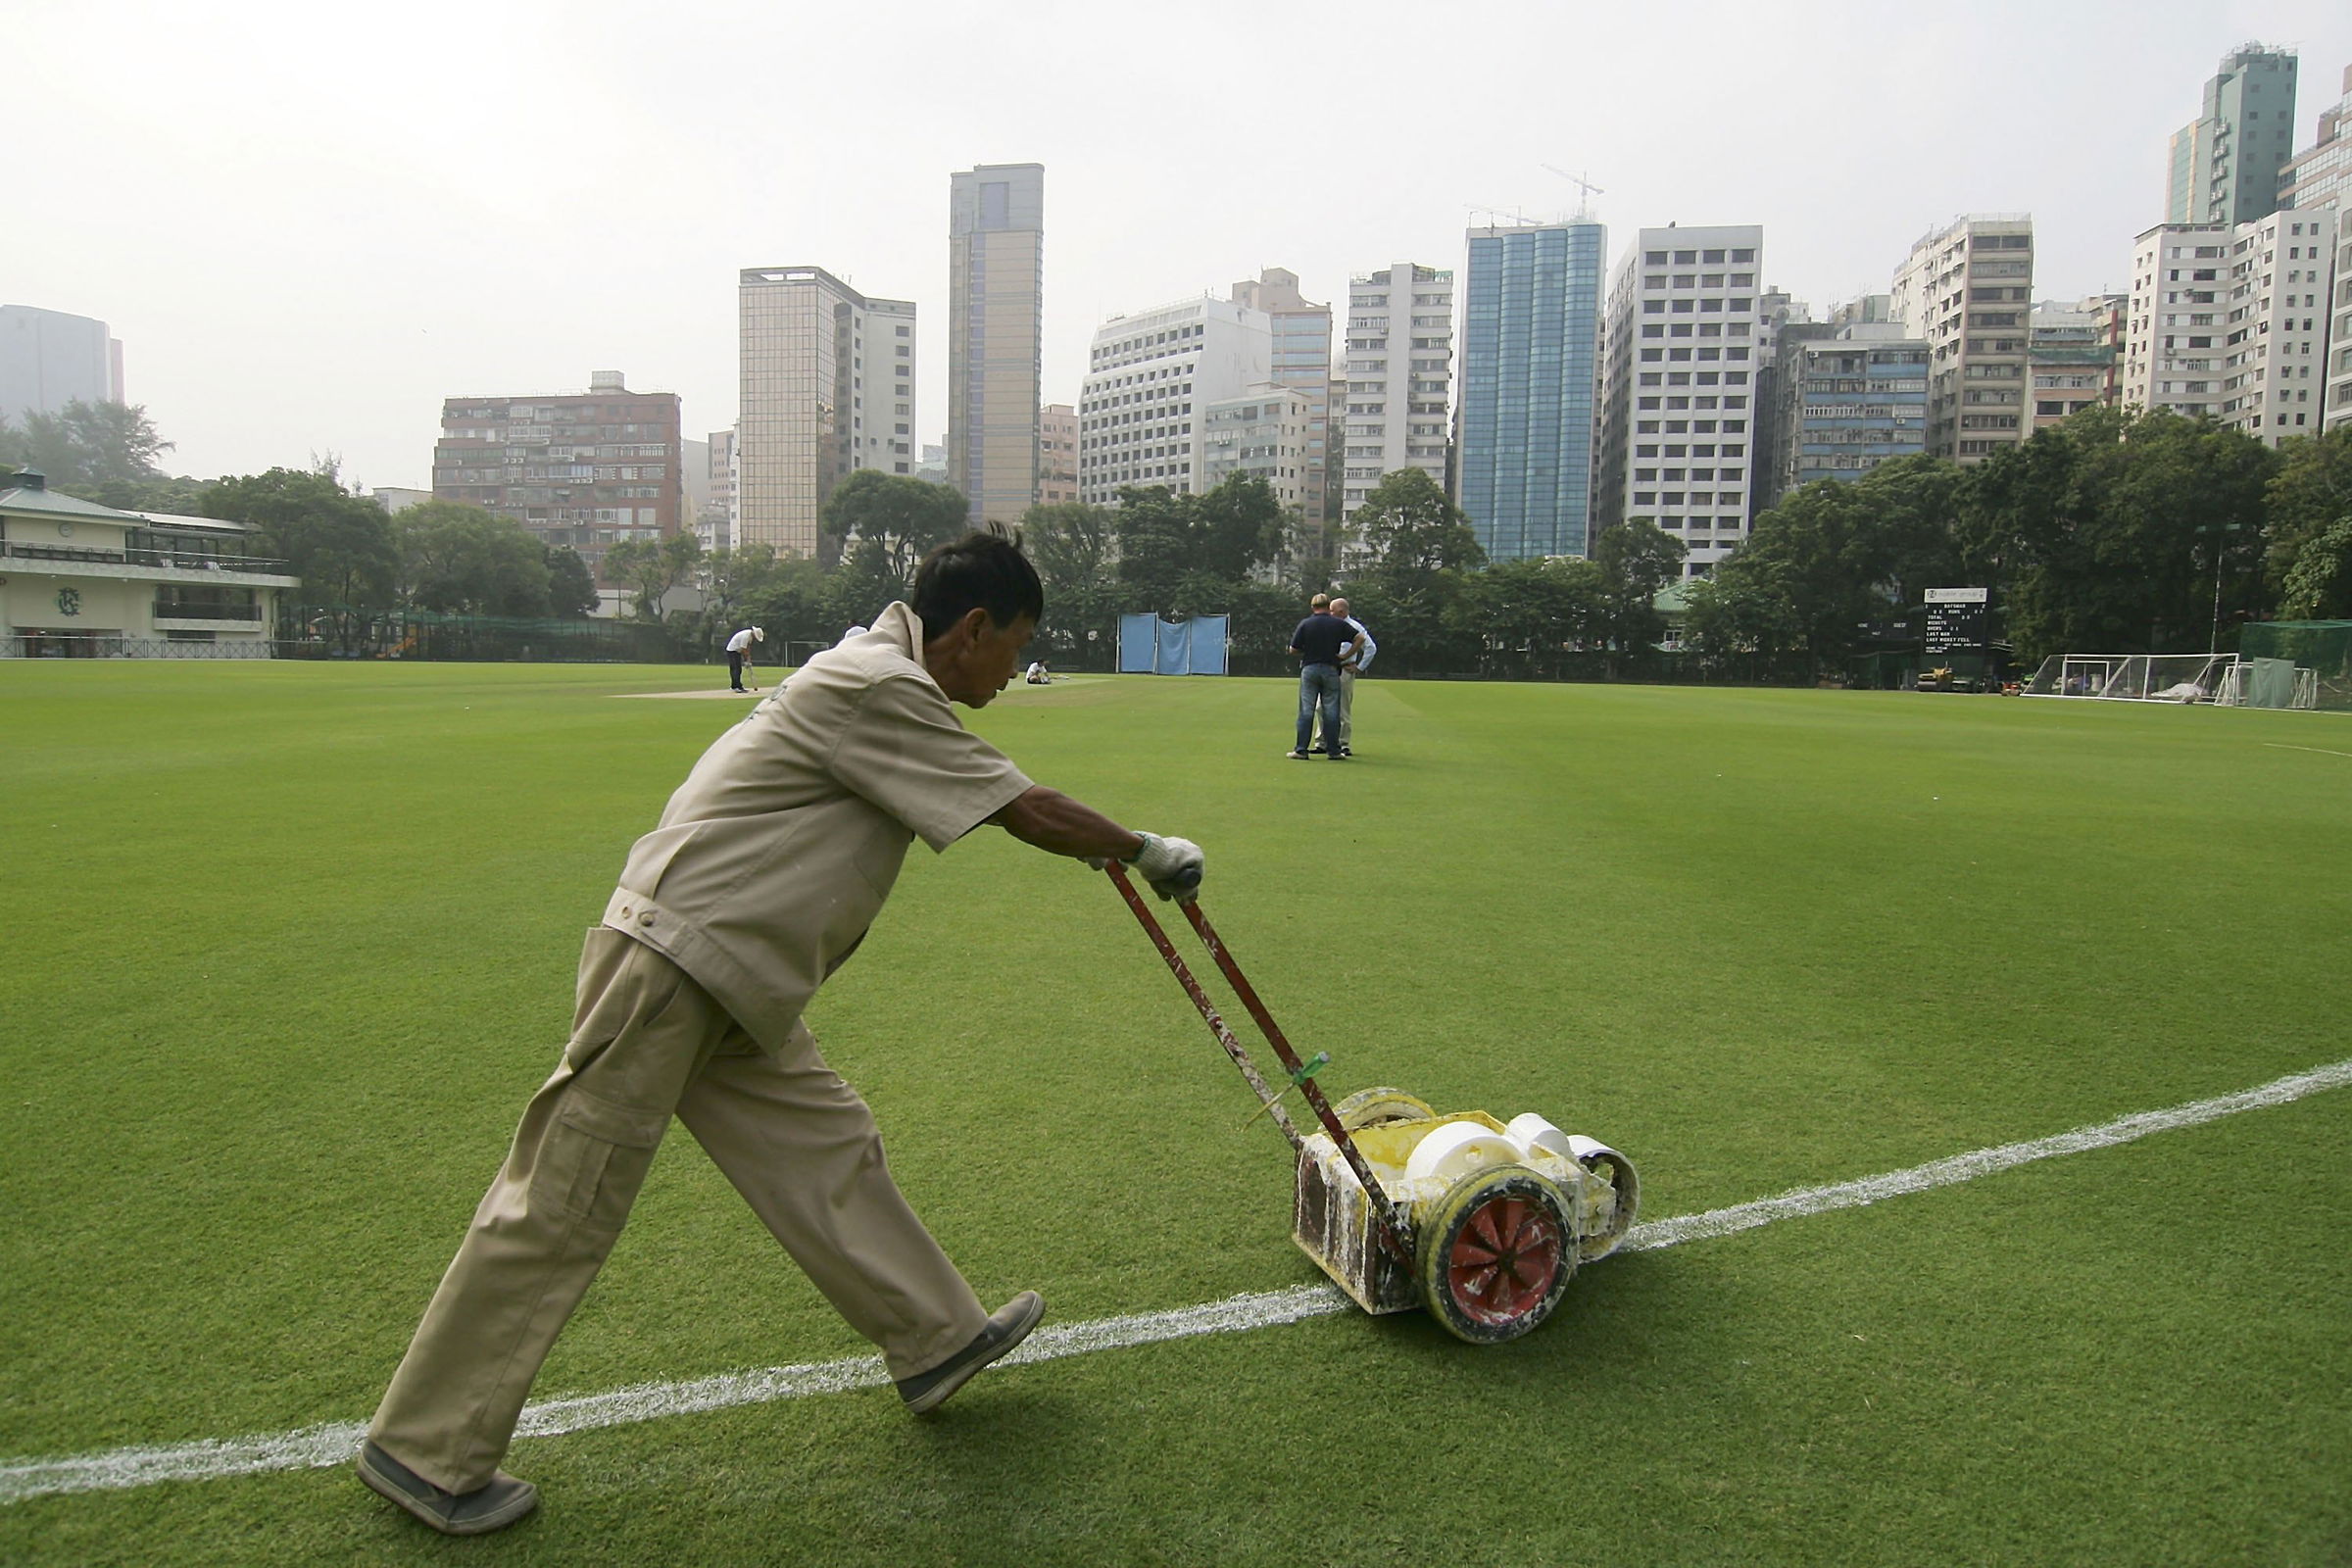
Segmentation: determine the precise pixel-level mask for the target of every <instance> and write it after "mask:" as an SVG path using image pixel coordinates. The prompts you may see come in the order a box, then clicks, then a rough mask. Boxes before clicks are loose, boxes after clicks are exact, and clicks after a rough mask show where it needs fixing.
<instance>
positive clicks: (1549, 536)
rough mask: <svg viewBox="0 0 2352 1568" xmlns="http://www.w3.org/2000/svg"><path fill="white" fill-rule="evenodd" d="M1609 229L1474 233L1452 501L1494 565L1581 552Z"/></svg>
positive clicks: (1584, 225)
mask: <svg viewBox="0 0 2352 1568" xmlns="http://www.w3.org/2000/svg"><path fill="white" fill-rule="evenodd" d="M1607 249H1608V230H1607V229H1606V228H1605V227H1604V226H1603V225H1601V224H1599V223H1596V222H1593V221H1590V220H1571V221H1567V222H1563V223H1542V224H1529V225H1526V226H1523V227H1514V228H1474V229H1472V230H1470V284H1469V294H1468V296H1467V303H1466V304H1465V306H1464V314H1463V323H1462V401H1461V443H1460V451H1459V453H1458V454H1457V467H1456V472H1457V474H1458V475H1459V481H1458V484H1457V487H1456V499H1457V501H1458V504H1459V505H1460V507H1461V509H1462V511H1463V512H1464V513H1466V514H1468V515H1469V518H1470V525H1471V527H1472V528H1474V529H1476V530H1477V533H1478V542H1479V543H1480V544H1481V545H1482V546H1484V547H1485V548H1486V552H1487V557H1488V559H1489V560H1491V561H1520V560H1525V559H1527V558H1529V557H1535V556H1581V555H1584V554H1585V553H1586V541H1587V539H1588V537H1589V531H1590V526H1591V522H1592V516H1593V383H1594V378H1595V375H1596V372H1597V370H1598V350H1599V342H1600V294H1601V267H1602V263H1603V261H1604V260H1605V259H1606V252H1607Z"/></svg>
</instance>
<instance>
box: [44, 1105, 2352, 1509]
mask: <svg viewBox="0 0 2352 1568" xmlns="http://www.w3.org/2000/svg"><path fill="white" fill-rule="evenodd" d="M2347 1084H2352V1058H2347V1059H2345V1060H2343V1061H2337V1062H2330V1063H2328V1064H2327V1066H2324V1067H2315V1068H2313V1069H2312V1070H2311V1071H2309V1072H2302V1073H2293V1074H2290V1075H2288V1076H2287V1077H2284V1078H2277V1079H2273V1080H2272V1081H2271V1082H2269V1083H2267V1084H2263V1085H2260V1086H2259V1087H2257V1088H2253V1089H2247V1090H2242V1091H2240V1092H2239V1093H2237V1094H2233V1095H2221V1096H2217V1097H2215V1098H2213V1099H2211V1100H2198V1101H2191V1102H2190V1103H2186V1104H2181V1105H2172V1106H2168V1107H2166V1108H2164V1109H2162V1110H2143V1111H2138V1112H2135V1113H2133V1114H2131V1115H2129V1116H2123V1117H2119V1118H2117V1119H2116V1120H2114V1121H2110V1122H2101V1123H2099V1124H2098V1125H2097V1126H2095V1127H2078V1128H2076V1129H2074V1130H2073V1131H2071V1132H2064V1133H2057V1134H2054V1135H2052V1136H2050V1137H2047V1138H2034V1139H2029V1140H2026V1141H2024V1142H2022V1143H2014V1144H2002V1145H1999V1146H1997V1147H1995V1148H1991V1149H1979V1150H1974V1151H1971V1152H1968V1153H1965V1154H1954V1155H1951V1156H1950V1157H1948V1158H1945V1159H1937V1160H1931V1161H1929V1162H1928V1163H1927V1164H1925V1165H1914V1166H1911V1167H1910V1168H1909V1169H1907V1170H1895V1171H1887V1172H1885V1173H1884V1174H1882V1175H1878V1176H1866V1177H1863V1178H1862V1179H1861V1180H1859V1181H1851V1182H1838V1183H1834V1184H1832V1185H1830V1186H1827V1187H1808V1188H1801V1189H1799V1190H1797V1191H1795V1192H1791V1193H1783V1194H1781V1195H1780V1196H1779V1197H1777V1198H1766V1199H1759V1200H1757V1201H1754V1202H1752V1203H1737V1204H1734V1205H1732V1206H1731V1207H1729V1208H1715V1209H1708V1210H1707V1211H1705V1212H1704V1213H1699V1214H1684V1215H1679V1216H1677V1217H1676V1218H1673V1219H1665V1220H1655V1221H1652V1222H1650V1223H1648V1224H1645V1225H1637V1226H1635V1227H1634V1229H1633V1230H1632V1231H1631V1232H1630V1233H1628V1234H1627V1236H1626V1239H1625V1243H1624V1246H1625V1250H1628V1251H1649V1250H1656V1249H1658V1248H1664V1247H1677V1246H1680V1245H1682V1244H1683V1243H1685V1242H1697V1241H1707V1240H1710V1239H1712V1238H1715V1237H1718V1236H1730V1235H1734V1234H1736V1233H1738V1232H1740V1231H1745V1230H1754V1229H1755V1228H1757V1227H1758V1226H1761V1225H1769V1224H1771V1223H1773V1222H1774V1221H1775V1220H1783V1219H1801V1218H1804V1217H1805V1216H1807V1215H1810V1214H1826V1213H1829V1212H1832V1211H1833V1210H1837V1209H1841V1208H1860V1207H1863V1206H1864V1205H1866V1204H1870V1203H1876V1202H1880V1201H1884V1200H1886V1199H1889V1198H1900V1197H1903V1196H1904V1195H1906V1194H1910V1193H1924V1192H1928V1191H1931V1190H1933V1189H1935V1188H1937V1187H1949V1186H1952V1185H1954V1184H1956V1183H1959V1182H1968V1181H1974V1180H1976V1179H1977V1178H1978V1177H1980V1176H1990V1175H1994V1174H1996V1173H1998V1172H2000V1171H2004V1170H2010V1169H2013V1168H2014V1167H2016V1166H2019V1165H2025V1164H2030V1163H2032V1162H2033V1161H2034V1160H2040V1159H2051V1158H2055V1157H2056V1156H2057V1155H2060V1154H2075V1153H2082V1152H2084V1151H2086V1150H2093V1149H2111V1148H2113V1147H2115V1146H2116V1145H2118V1144H2128V1143H2131V1142H2133V1141H2134V1140H2136V1139H2141V1138H2145V1137H2147V1136H2148V1135H2149V1134H2151V1133H2161V1132H2172V1131H2176V1130H2178V1129H2180V1128H2182V1127H2195V1126H2198V1125H2200V1124H2202V1123H2205V1122H2209V1121H2217V1120H2219V1119H2220V1118H2222V1117H2224V1116H2234V1115H2236V1114H2237V1113H2238V1112H2240V1111H2246V1110H2260V1109H2263V1108H2264V1107H2266V1106H2271V1105H2283V1104H2286V1103H2289V1102H2292V1101H2297V1100H2301V1099H2303V1098H2304V1097H2305V1096H2307V1095H2315V1094H2319V1093H2321V1092H2322V1091H2324V1090H2328V1089H2340V1088H2342V1087H2344V1086H2345V1085H2347ZM1347 1308H1348V1299H1347V1298H1346V1297H1344V1296H1342V1295H1341V1294H1340V1293H1339V1292H1338V1291H1337V1290H1336V1289H1334V1288H1333V1287H1331V1286H1328V1285H1308V1286H1301V1287H1299V1288H1297V1289H1293V1290H1288V1291H1268V1292H1261V1293H1253V1294H1249V1295H1243V1296H1235V1297H1229V1298H1227V1299H1224V1300H1222V1301H1210V1302H1207V1303H1204V1304H1202V1305H1200V1306H1187V1307H1178V1308H1175V1309H1174V1310H1171V1311H1163V1312H1136V1313H1130V1314H1126V1315H1123V1316H1119V1317H1107V1318H1097V1319H1094V1320H1093V1321H1091V1322H1086V1323H1074V1324H1070V1325H1068V1326H1066V1327H1061V1328H1053V1329H1041V1330H1039V1331H1038V1332H1037V1333H1035V1334H1033V1335H1031V1336H1030V1337H1029V1340H1028V1341H1027V1343H1025V1344H1024V1345H1022V1346H1021V1347H1020V1348H1018V1349H1016V1350H1014V1351H1013V1352H1012V1353H1011V1354H1009V1355H1007V1356H1005V1359H1004V1362H1003V1363H1002V1364H1004V1365H1006V1366H1013V1365H1019V1364H1022V1363H1026V1362H1036V1361H1052V1360H1058V1359H1059V1358H1061V1357H1063V1356H1069V1355H1085V1354H1088V1353H1090V1352H1092V1351H1096V1350H1111V1349H1122V1348H1129V1347H1132V1346H1138V1345H1156V1344H1161V1343H1164V1342H1166V1341H1169V1340H1181V1339H1190V1338H1192V1337H1194V1336H1196V1335H1202V1334H1231V1333H1236V1332H1240V1331H1244V1330H1249V1329H1261V1328H1274V1327H1278V1326H1280V1325H1282V1324H1285V1323H1297V1322H1299V1321H1302V1320H1304V1319H1306V1318H1310V1317H1323V1316H1328V1315H1330V1314H1332V1313H1336V1312H1343V1311H1346V1310H1347ZM888 1381H889V1374H888V1373H887V1372H885V1371H884V1370H883V1366H882V1359H881V1357H879V1356H872V1355H865V1356H852V1357H849V1358H846V1359H843V1360H838V1361H821V1362H812V1363H808V1364H804V1365H800V1366H780V1367H766V1368H763V1369H761V1370H760V1371H757V1372H736V1373H726V1374H723V1375H721V1376H718V1377H713V1378H698V1379H696V1380H694V1381H692V1382H689V1383H645V1384H638V1385H636V1386H634V1387H631V1388H625V1389H615V1390H613V1392H611V1393H609V1394H591V1395H582V1396H579V1397H573V1398H565V1399H549V1400H544V1401H542V1402H540V1403H538V1404H534V1405H531V1406H530V1407H529V1408H527V1409H526V1410H524V1411H523V1413H522V1421H521V1424H520V1425H519V1426H518V1427H517V1428H516V1430H515V1435H516V1436H517V1437H522V1438H555V1437H562V1436H564V1434H566V1433H572V1432H586V1431H592V1430H595V1429H597V1428H600V1427H613V1426H626V1425H631V1424H634V1423H636V1422H640V1421H653V1420H658V1419H660V1418H662V1417H663V1416H671V1415H685V1414H690V1413H692V1412H694V1411H697V1410H716V1409H724V1408H727V1407H729V1406H733V1405H740V1404H761V1403H766V1402H769V1401H772V1400H776V1399H798V1398H806V1397H809V1396H810V1395H817V1394H842V1393H846V1392H848V1391H849V1390H852V1389H861V1388H872V1387H875V1386H877V1385H880V1384H882V1383H886V1382H888ZM367 1430H368V1429H367V1426H366V1424H365V1423H362V1422H357V1421H339V1422H329V1423H327V1424H324V1425H321V1426H314V1427H303V1428H300V1429H298V1430H296V1431H292V1432H280V1433H273V1434H270V1435H267V1436H260V1437H245V1438H229V1439H206V1440H203V1441H201V1442H197V1443H181V1444H172V1445H165V1446H140V1447H128V1448H114V1449H110V1450H108V1451H106V1452H104V1453H91V1454H80V1455H75V1456H73V1457H70V1458H63V1459H25V1460H17V1461H13V1462H10V1463H8V1464H5V1465H0V1504H6V1503H13V1502H22V1501H25V1499H27V1498H31V1497H41V1496H49V1495H56V1494H60V1493H75V1492H113V1491H120V1490H123V1489H124V1488H130V1487H144V1486H152V1485H154V1484H155V1483H157V1482H162V1481H211V1480H219V1479H221V1478H224V1477H228V1476H245V1475H258V1474H261V1473H263V1472H266V1471H270V1470H300V1469H306V1468H310V1469H315V1468H322V1467H324V1466H328V1465H335V1464H341V1463H343V1462H345V1461H346V1460H348V1459H349V1458H350V1457H351V1456H352V1454H353V1453H354V1451H356V1450H357V1449H358V1447H359V1445H360V1440H361V1439H362V1438H363V1437H365V1436H366V1435H367Z"/></svg>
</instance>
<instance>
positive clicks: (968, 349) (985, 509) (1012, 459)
mask: <svg viewBox="0 0 2352 1568" xmlns="http://www.w3.org/2000/svg"><path fill="white" fill-rule="evenodd" d="M1045 253H1046V170H1045V166H1044V165H1043V164H982V165H980V166H978V167H977V168H974V169H969V170H966V171H964V172H960V173H957V174H954V175H951V176H950V178H949V183H948V482H949V483H951V484H953V485H954V486H956V489H958V490H961V491H962V492H963V493H964V495H965V496H966V497H968V498H969V499H970V501H971V509H972V510H971V517H972V521H973V522H975V523H981V522H989V521H997V522H1007V523H1010V522H1018V521H1019V520H1020V518H1021V515H1022V514H1023V513H1025V512H1027V511H1028V510H1029V508H1030V506H1031V504H1032V503H1034V502H1035V501H1036V500H1037V411H1038V390H1039V384H1040V381H1041V379H1042V376H1041V365H1042V360H1041V358H1040V356H1041V355H1042V353H1043V346H1044V342H1045V294H1044V283H1045Z"/></svg>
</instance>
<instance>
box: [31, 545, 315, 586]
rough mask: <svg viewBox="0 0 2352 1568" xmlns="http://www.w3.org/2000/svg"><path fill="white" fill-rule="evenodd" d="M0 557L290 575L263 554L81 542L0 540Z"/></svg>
mask: <svg viewBox="0 0 2352 1568" xmlns="http://www.w3.org/2000/svg"><path fill="white" fill-rule="evenodd" d="M0 556H5V557H14V558H16V559H17V560H19V561H77V562H82V563H85V564H91V565H101V566H107V565H112V566H163V567H170V568H172V569H175V570H179V571H252V572H262V573H267V574H269V575H270V576H277V577H291V576H293V575H294V572H293V570H292V563H290V562H284V561H272V560H270V559H269V558H267V557H263V556H216V555H205V554H201V553H199V552H196V551H192V550H156V549H151V548H146V547H134V548H131V549H127V550H95V549H91V548H89V547H87V546H84V545H36V544H28V543H26V542H25V541H24V540H21V539H8V540H0Z"/></svg>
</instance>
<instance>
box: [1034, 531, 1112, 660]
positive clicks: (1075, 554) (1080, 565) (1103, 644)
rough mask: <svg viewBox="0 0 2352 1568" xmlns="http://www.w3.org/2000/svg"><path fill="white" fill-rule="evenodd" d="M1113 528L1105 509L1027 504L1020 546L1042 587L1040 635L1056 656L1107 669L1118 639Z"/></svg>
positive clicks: (1060, 658)
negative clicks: (1042, 583)
mask: <svg viewBox="0 0 2352 1568" xmlns="http://www.w3.org/2000/svg"><path fill="white" fill-rule="evenodd" d="M1117 526H1118V525H1117V521H1116V519H1115V517H1114V515H1113V514H1112V513H1111V511H1110V509H1109V508H1107V507H1097V506H1088V505H1086V504H1084V503H1081V502H1063V503H1059V504H1057V505H1054V506H1039V507H1031V508H1030V509H1029V511H1028V513H1027V514H1026V515H1024V516H1023V517H1022V518H1021V542H1022V545H1023V547H1024V548H1025V549H1026V550H1027V551H1028V553H1029V559H1030V561H1031V562H1032V563H1034V564H1036V566H1037V574H1038V576H1039V577H1040V578H1042V579H1044V582H1045V588H1046V618H1045V620H1044V621H1043V622H1042V623H1041V624H1040V625H1039V627H1038V635H1039V636H1041V637H1043V638H1044V639H1045V641H1046V646H1047V647H1049V648H1051V649H1052V650H1053V657H1054V658H1055V659H1058V660H1063V661H1066V662H1069V663H1072V664H1087V663H1090V662H1092V663H1102V664H1103V666H1104V667H1108V663H1107V662H1108V661H1109V660H1110V658H1111V656H1112V654H1113V652H1114V651H1115V649H1116V647H1117V638H1118V613H1119V590H1118V564H1117V555H1118V552H1117ZM1089 632H1093V633H1094V634H1095V635H1094V636H1093V637H1091V638H1090V637H1089V636H1088V635H1087V633H1089Z"/></svg>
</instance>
